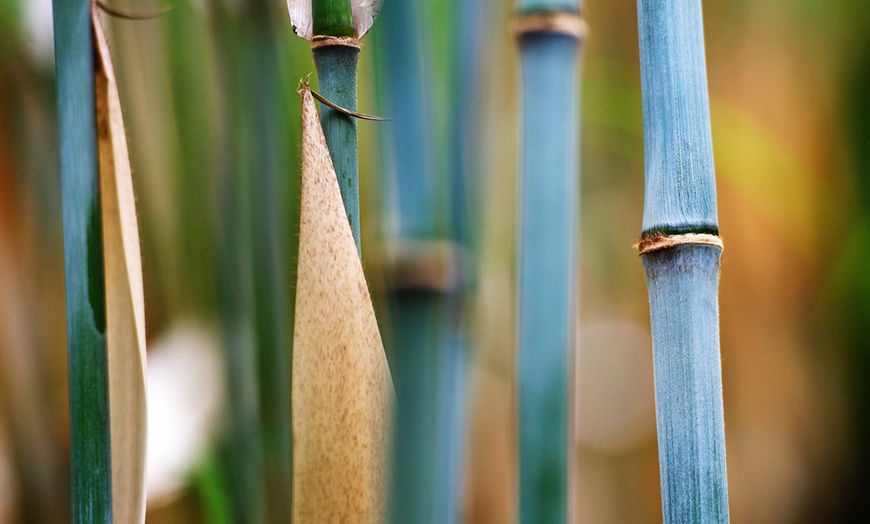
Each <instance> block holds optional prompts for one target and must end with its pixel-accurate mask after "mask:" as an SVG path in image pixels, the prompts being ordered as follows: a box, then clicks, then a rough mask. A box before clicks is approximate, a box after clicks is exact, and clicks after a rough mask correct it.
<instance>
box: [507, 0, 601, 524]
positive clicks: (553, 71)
mask: <svg viewBox="0 0 870 524" xmlns="http://www.w3.org/2000/svg"><path fill="white" fill-rule="evenodd" d="M514 29H515V31H516V36H517V41H518V43H519V47H520V57H521V58H520V62H521V67H522V126H523V133H522V174H521V180H520V190H519V191H520V207H519V214H520V223H519V238H520V255H519V283H518V293H519V336H518V343H519V347H518V357H517V388H518V391H517V408H518V418H517V423H518V424H519V428H518V433H519V438H518V445H519V486H520V487H519V497H520V500H519V512H520V522H523V523H531V522H565V521H566V520H567V519H568V517H569V507H568V504H569V484H570V483H569V465H570V457H571V454H570V453H569V443H570V439H569V435H570V428H571V425H570V419H571V417H570V412H571V405H572V402H571V391H572V389H573V388H572V387H571V384H570V377H571V370H572V369H573V364H572V362H573V348H574V339H575V331H574V318H575V315H576V309H577V307H576V302H577V270H576V261H577V255H576V246H577V237H578V226H579V215H578V200H579V178H578V169H579V165H578V163H579V153H578V148H579V145H580V140H579V117H578V109H577V107H578V104H577V101H578V98H579V96H578V94H579V93H578V90H579V86H578V66H577V55H578V48H579V44H580V41H581V39H582V37H583V34H584V29H585V25H584V23H583V20H582V18H581V17H580V5H579V2H578V1H577V0H520V2H519V6H518V12H517V18H516V20H515V27H514Z"/></svg>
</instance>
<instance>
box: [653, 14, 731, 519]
mask: <svg viewBox="0 0 870 524" xmlns="http://www.w3.org/2000/svg"><path fill="white" fill-rule="evenodd" d="M638 31H639V33H640V37H639V41H640V59H641V80H642V88H643V113H644V115H643V116H644V119H643V120H644V150H645V177H644V178H645V192H644V216H643V233H642V240H641V242H640V244H639V246H638V247H639V249H640V251H641V259H642V261H643V265H644V269H645V270H646V276H647V285H648V288H649V301H650V320H651V325H652V338H653V363H654V367H655V390H656V419H657V430H658V441H659V466H660V475H661V486H662V509H663V514H664V519H663V520H664V522H666V523H676V522H679V523H682V522H728V519H729V516H728V483H727V477H726V466H725V428H724V415H723V413H724V411H723V406H722V371H721V364H720V355H719V305H718V292H719V266H720V259H721V254H722V241H721V239H720V238H719V236H718V232H719V226H718V221H717V218H716V214H717V213H716V180H715V175H714V170H713V147H712V139H711V133H710V110H709V102H708V94H707V74H706V64H705V60H704V36H703V19H702V16H701V2H700V0H638Z"/></svg>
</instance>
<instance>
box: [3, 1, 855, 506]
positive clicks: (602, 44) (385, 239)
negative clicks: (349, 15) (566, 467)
mask: <svg viewBox="0 0 870 524" xmlns="http://www.w3.org/2000/svg"><path fill="white" fill-rule="evenodd" d="M50 4H51V2H50V1H46V0H28V1H24V0H2V2H0V522H49V523H50V522H66V521H68V520H69V508H70V499H69V494H70V476H69V470H70V467H69V464H70V456H69V429H68V428H69V415H68V389H67V368H66V362H67V359H66V320H65V318H66V315H65V302H64V293H63V289H64V282H63V276H62V275H63V250H62V242H61V234H62V233H61V231H62V228H61V216H60V183H59V180H60V178H59V175H58V167H57V166H58V148H57V138H56V137H57V119H56V106H55V83H54V63H53V47H52V43H51V33H52V31H51V5H50ZM391 4H395V5H391ZM112 5H113V6H116V7H117V8H119V9H124V10H128V11H134V12H152V11H154V10H157V9H159V8H161V7H163V5H164V4H162V3H160V2H158V1H157V0H153V1H152V0H136V1H134V0H127V1H121V0H117V1H116V2H112ZM172 5H173V9H172V10H171V11H170V12H169V13H167V14H165V15H163V16H161V17H159V18H156V19H153V20H145V21H128V20H120V19H115V18H111V17H105V16H104V24H105V26H106V27H107V31H108V32H109V36H110V42H109V43H110V47H111V49H112V53H113V60H114V63H115V71H116V75H117V78H118V84H119V88H120V94H121V102H122V107H123V109H124V117H125V121H126V124H127V137H128V142H129V147H130V154H131V163H132V167H133V176H134V185H135V190H136V194H137V199H138V201H137V206H138V212H139V223H140V232H141V239H142V255H143V266H144V280H145V296H146V316H147V322H146V325H147V326H148V342H149V352H150V354H149V395H150V408H149V410H150V418H151V422H150V430H149V432H150V433H149V439H150V441H151V444H152V447H151V448H150V449H151V451H150V454H151V457H150V459H149V460H150V462H149V468H150V469H151V476H150V477H149V487H148V489H149V513H148V519H149V522H158V523H159V522H217V523H222V522H242V521H251V520H252V519H256V518H258V516H261V515H264V514H280V512H281V511H282V510H281V508H280V506H281V505H282V504H286V503H287V501H286V500H285V499H284V498H283V497H282V496H281V493H286V492H287V489H286V488H285V486H286V482H287V471H288V470H287V468H288V467H289V466H288V464H289V461H290V460H291V457H289V456H288V455H287V453H288V452H289V448H288V447H287V446H283V445H282V444H281V443H282V442H286V438H287V437H286V435H287V432H288V431H289V430H288V424H289V421H288V420H287V418H286V413H287V412H288V410H287V409H286V402H287V398H286V395H285V393H286V390H287V388H288V387H289V386H288V384H286V383H283V382H282V380H284V378H282V377H285V375H283V374H281V373H275V371H276V369H280V367H281V366H282V365H286V363H285V364H282V358H283V356H282V355H281V354H280V353H274V354H270V353H269V352H268V351H265V352H264V351H260V352H254V350H253V348H255V347H257V345H258V344H260V345H262V346H263V347H266V348H269V347H279V346H281V345H282V344H283V345H285V346H286V345H287V343H288V342H289V340H288V339H289V338H290V336H291V333H292V331H290V329H289V326H292V323H291V321H290V318H291V317H290V315H291V314H292V308H293V304H294V299H293V298H294V297H293V287H292V285H291V283H292V280H293V270H294V262H293V257H292V256H291V254H292V253H295V250H296V247H295V242H296V236H295V231H296V230H297V227H298V225H297V220H298V184H299V177H298V173H299V169H300V168H299V145H298V144H299V143H300V137H299V103H298V95H297V94H296V88H297V85H298V82H299V79H300V78H302V77H304V76H306V75H307V74H308V73H311V72H313V71H314V65H313V63H312V60H311V53H310V49H309V46H308V44H307V43H306V42H304V41H302V40H301V39H299V38H297V37H295V36H294V35H293V33H292V30H291V28H290V24H289V18H288V16H287V11H286V6H285V5H284V2H280V1H276V2H266V1H255V0H235V1H229V0H225V1H221V0H199V1H189V0H175V1H174V2H173V3H172ZM514 7H515V6H514V4H513V2H501V1H496V0H478V1H476V2H472V1H470V0H465V1H460V0H455V1H445V2H410V1H402V0H386V5H385V7H384V12H383V13H382V15H381V18H380V19H379V20H378V22H377V23H376V24H375V25H374V26H373V29H372V31H371V33H370V35H369V36H368V37H367V38H366V40H364V41H363V51H364V52H363V53H362V54H361V55H360V79H359V94H360V98H359V106H360V109H361V110H362V111H365V112H369V113H374V114H383V115H386V116H390V115H392V114H395V113H396V112H398V111H403V110H405V109H403V108H407V107H413V106H414V105H415V104H416V106H417V107H418V109H419V111H418V112H416V113H415V115H416V117H417V118H419V121H413V120H412V121H410V123H408V120H399V119H397V121H396V123H395V127H391V126H392V125H393V124H375V123H366V122H360V123H359V124H358V127H359V144H360V173H361V176H360V195H361V198H360V200H361V209H362V219H361V237H362V241H361V244H362V246H363V248H362V254H363V267H364V268H365V270H366V272H367V278H368V281H369V283H370V286H371V287H372V290H373V294H374V298H375V307H376V311H377V313H378V319H379V321H380V322H381V331H382V333H384V334H385V342H386V346H387V351H388V353H389V352H390V351H391V340H402V337H403V336H407V333H405V334H403V333H402V331H401V330H402V327H401V326H403V325H407V323H409V322H410V323H413V322H421V325H420V327H419V328H418V329H428V330H436V331H437V330H445V332H448V333H452V335H449V336H448V338H449V339H450V340H451V344H454V345H455V346H456V348H455V351H456V355H458V357H457V359H456V361H455V362H454V363H453V364H452V365H453V366H455V368H451V369H455V370H456V373H455V374H450V373H444V374H443V375H444V376H442V375H438V376H433V377H432V380H433V381H437V380H446V379H445V378H444V377H448V378H449V377H451V376H453V377H457V376H458V377H464V378H465V380H466V381H467V389H466V390H465V394H464V395H460V398H458V399H456V404H457V406H459V409H460V411H459V412H461V413H463V414H464V416H462V417H461V420H463V421H464V422H462V424H461V426H460V427H462V428H463V429H464V431H462V432H461V433H462V434H461V435H459V436H456V435H452V436H451V435H440V434H439V435H435V436H434V437H433V435H432V434H427V435H425V436H427V437H430V438H433V440H434V443H433V444H432V446H435V449H436V450H437V453H442V454H443V453H449V452H450V450H449V449H446V450H445V449H444V446H447V447H448V448H449V446H448V444H446V443H450V442H453V444H452V445H453V446H456V447H457V448H459V449H461V450H462V451H461V455H460V457H461V460H459V461H458V462H457V463H455V464H451V465H450V466H449V467H452V468H455V470H456V471H457V472H458V473H459V478H461V482H460V484H459V485H458V486H456V489H457V490H458V491H459V493H461V496H460V497H459V498H458V500H457V501H456V504H457V508H458V509H457V511H458V512H459V513H460V514H461V515H463V516H464V518H465V520H466V521H468V522H509V521H511V519H512V518H514V517H515V512H516V497H515V493H516V492H517V489H518V481H517V478H516V475H515V474H514V471H515V468H514V459H515V457H514V454H513V453H514V452H513V449H514V446H515V430H514V415H513V409H514V404H513V402H514V401H513V397H512V391H513V380H514V372H513V370H514V354H513V348H514V347H515V343H516V340H515V333H516V329H515V325H514V322H515V319H514V312H515V311H516V302H515V296H516V288H515V284H514V273H515V271H516V269H517V268H516V263H515V255H514V253H515V248H516V245H515V243H516V229H515V225H514V224H515V223H516V220H515V219H516V216H515V215H516V196H517V195H516V187H517V184H516V179H515V176H516V173H517V172H518V167H517V166H518V163H517V158H516V152H517V149H518V148H517V144H518V110H517V104H516V101H517V100H518V92H517V90H516V89H517V88H516V86H517V81H516V80H517V78H518V75H519V70H518V64H517V53H518V50H517V46H516V44H515V42H514V41H513V39H512V37H511V34H510V32H509V30H508V28H509V25H510V23H509V22H510V17H511V15H512V13H513V11H514ZM584 16H585V17H586V19H587V22H588V25H589V27H590V32H589V35H588V38H586V39H585V41H584V42H583V46H582V57H583V58H582V61H583V75H582V95H580V94H578V96H579V97H580V100H579V106H580V113H581V114H582V117H583V120H582V127H581V133H580V134H581V137H582V142H581V144H582V145H581V158H582V166H581V171H582V182H581V186H582V192H581V193H582V201H581V202H582V204H581V206H580V210H581V211H580V213H581V220H580V224H581V225H580V242H581V245H580V253H582V256H581V259H580V273H579V282H580V283H582V286H581V288H580V289H581V294H580V307H579V319H580V322H579V330H578V333H577V342H578V351H579V353H578V362H577V378H576V382H577V406H576V414H575V417H574V418H575V435H576V438H575V440H574V441H573V442H571V443H570V445H571V446H572V451H573V453H574V460H575V463H574V464H572V467H574V468H576V471H577V478H578V483H577V484H576V486H574V491H573V492H572V494H571V495H572V496H573V497H575V498H576V508H577V515H578V519H579V520H580V521H581V522H602V523H606V522H658V521H659V520H660V518H661V499H660V492H659V489H660V488H659V478H658V463H657V448H656V437H655V412H654V405H653V385H652V380H653V373H652V355H651V341H650V333H649V317H648V304H647V293H646V285H645V282H644V275H643V269H642V266H641V264H640V262H639V260H638V258H637V255H636V253H635V252H634V251H633V250H632V249H631V245H632V242H634V241H636V240H637V237H638V231H639V225H640V224H641V215H642V209H643V137H642V122H641V95H640V69H639V63H638V62H639V61H638V42H637V7H636V4H635V2H633V1H631V0H617V1H610V2H600V3H595V2H586V3H585V5H584ZM704 18H705V41H706V56H707V73H708V84H709V90H710V104H711V118H712V132H713V146H714V155H715V161H716V172H717V182H718V187H717V192H718V199H719V202H718V207H719V219H720V222H719V226H720V230H721V231H722V235H723V237H724V239H725V244H726V250H725V252H724V256H723V265H722V279H721V282H722V284H721V290H720V312H721V327H722V332H721V348H722V367H723V387H724V404H725V432H726V443H727V452H728V484H729V488H730V489H729V492H730V497H729V498H730V508H731V516H732V518H733V519H734V521H735V522H746V521H752V522H816V521H836V520H846V521H856V520H862V519H866V518H868V516H870V504H868V502H867V501H866V497H863V496H862V495H863V493H864V490H866V482H867V478H868V477H870V453H868V451H867V446H866V442H867V439H868V437H870V410H868V408H867V407H866V406H868V405H870V403H868V402H867V399H868V397H870V387H868V386H867V384H870V337H868V335H867V333H868V330H867V328H866V326H867V324H868V320H870V280H868V278H867V277H866V275H867V274H870V273H868V271H867V269H866V267H867V260H868V254H870V222H868V221H870V183H868V180H870V61H868V59H867V57H868V53H870V37H868V36H867V35H868V34H870V33H868V28H870V8H868V7H865V6H864V4H863V3H861V2H857V1H853V0H837V1H834V2H828V3H825V4H823V5H817V3H814V2H808V1H805V0H774V1H768V2H748V1H744V0H740V1H730V2H725V1H720V0H715V1H714V0H708V1H706V2H705V3H704ZM402 39H404V40H402ZM403 42H404V45H403ZM459 46H462V47H461V48H460V47H459ZM394 75H405V76H404V78H414V79H415V80H414V82H415V85H416V86H417V87H416V88H415V89H416V90H417V91H416V92H417V95H416V96H417V98H416V99H414V100H411V101H407V100H398V98H397V97H396V96H395V91H396V88H395V86H396V85H397V82H399V81H398V80H396V79H395V78H394ZM312 81H313V82H314V81H316V79H315V77H312ZM391 93H393V94H392V95H391ZM400 102H401V103H400ZM402 104H404V105H402ZM400 121H401V122H403V124H402V125H407V126H410V127H409V129H410V131H408V130H403V129H400V128H399V125H400V124H399V122H400ZM408 133H412V134H413V135H417V134H422V135H424V136H425V138H426V140H425V141H423V142H422V143H423V144H424V146H423V147H424V149H423V150H420V151H416V150H415V151H409V149H408V148H409V147H411V146H409V145H407V144H405V145H403V144H402V143H401V140H402V139H403V138H404V137H407V136H408ZM413 135H412V136H413ZM397 151H400V152H401V153H397ZM408 162H411V163H412V165H413V164H414V163H416V165H417V166H418V168H419V169H420V170H421V172H424V173H426V176H425V184H427V185H425V186H424V187H425V189H422V190H421V189H420V187H421V186H418V187H417V189H416V190H415V189H413V188H412V189H411V190H410V191H411V192H412V193H413V192H414V191H417V194H416V196H415V195H414V194H411V195H410V196H408V197H407V198H408V199H410V201H412V202H414V201H415V200H414V198H417V199H418V200H416V202H417V204H416V205H417V206H418V207H419V208H420V209H425V210H428V213H418V214H416V215H415V214H414V213H412V212H408V211H407V210H402V209H399V208H397V207H396V205H395V202H396V200H397V197H396V191H397V189H396V186H395V185H394V183H393V181H392V180H391V179H389V178H387V177H386V176H382V177H378V176H376V175H375V174H376V173H394V174H397V176H401V172H402V170H406V169H408V168H407V167H405V166H406V165H407V163H408ZM457 174H461V175H462V178H459V179H457V178H455V177H456V176H457ZM457 180H459V182H457ZM457 183H458V184H464V185H465V188H466V189H467V191H465V192H464V194H465V195H466V197H467V204H464V205H458V206H455V208H454V207H451V206H454V205H455V198H453V196H451V195H454V194H457V191H456V184H457ZM399 187H401V184H399ZM402 190H406V191H407V188H405V189H402ZM458 193H459V194H462V193H463V192H462V191H459V192H458ZM406 196H407V195H406ZM405 201H407V199H406V200H405ZM451 203H452V204H451ZM448 209H452V210H453V211H452V212H447V210H448ZM462 213H466V214H467V215H464V216H462V215H461V214H462ZM413 216H423V217H425V219H426V220H427V221H428V222H426V223H413V222H412V221H411V219H410V218H408V217H413ZM457 216H460V218H459V219H457ZM433 236H437V237H438V238H448V239H451V240H453V241H454V242H457V243H461V244H464V245H465V246H466V251H467V258H466V260H468V266H469V267H468V268H467V270H466V272H465V278H464V279H463V283H462V286H461V287H462V290H463V291H464V292H465V293H466V295H465V298H464V299H463V300H456V299H455V297H454V296H453V295H450V294H449V293H442V294H434V295H431V294H430V295H426V296H411V295H409V294H408V293H404V294H403V292H402V290H397V289H395V288H393V287H390V286H388V284H389V283H390V282H392V281H393V275H390V274H389V269H390V268H389V265H388V264H387V263H386V262H385V260H386V259H387V258H388V257H387V255H386V252H387V246H388V245H389V244H390V242H391V240H395V238H397V237H398V238H401V239H404V240H409V239H410V240H419V239H420V238H423V239H429V238H431V237H433ZM451 291H455V289H453V290H451ZM396 303H402V304H405V305H406V306H407V307H403V308H402V309H401V311H402V313H401V314H396V313H394V311H395V310H396V309H395V308H394V306H395V304H396ZM391 308H393V309H391ZM414 308H417V309H414ZM427 308H429V309H432V310H435V311H438V312H439V314H438V316H437V317H433V316H427V317H424V318H437V319H438V320H437V322H438V324H437V325H425V322H423V321H422V320H420V319H419V318H416V319H415V317H414V314H413V312H414V311H426V310H427ZM409 312H410V313H409ZM401 315H406V316H407V318H406V319H404V320H403V321H402V322H401V323H400V322H398V321H397V319H400V318H402V316H401ZM457 316H458V318H459V319H458V320H457V318H455V317H457ZM388 333H389V334H390V336H387V335H386V334H388ZM451 337H452V338H451ZM282 341H283V342H282ZM423 342H424V343H423V344H422V346H421V347H423V348H424V349H425V347H424V346H425V341H423ZM254 355H259V357H258V358H259V359H260V360H257V358H255V357H254ZM425 364H426V363H425V362H423V363H420V362H417V363H413V362H412V363H408V365H425ZM402 387H403V385H402V384H397V390H401V389H402ZM404 387H408V386H407V385H406V386H404ZM426 387H427V386H425V385H420V386H419V391H420V392H421V393H420V394H421V395H423V396H422V397H421V399H422V400H421V402H422V403H423V404H421V405H422V406H423V407H424V408H425V409H429V411H428V412H425V411H424V412H423V413H427V414H428V416H429V417H437V416H439V415H438V414H437V413H436V412H435V408H433V407H432V406H431V405H430V406H429V407H426V406H425V405H424V404H425V402H426V399H427V398H428V397H426V395H427V394H428V393H427V391H430V390H427V389H426ZM433 387H434V386H433ZM430 400H431V399H430ZM451 438H453V439H454V440H451ZM438 446H441V447H438ZM400 449H404V448H400ZM412 451H413V450H412ZM397 453H401V451H397ZM440 456H442V455H438V457H440ZM421 460H422V459H421ZM429 460H434V461H435V462H437V463H438V464H440V465H443V466H444V467H447V465H446V464H444V463H443V461H441V460H440V459H432V458H430V459H429ZM441 482H442V481H441V480H438V481H433V483H434V484H437V485H439V486H440V485H442V484H441ZM420 503H421V504H426V501H422V502H420ZM448 511H449V509H448Z"/></svg>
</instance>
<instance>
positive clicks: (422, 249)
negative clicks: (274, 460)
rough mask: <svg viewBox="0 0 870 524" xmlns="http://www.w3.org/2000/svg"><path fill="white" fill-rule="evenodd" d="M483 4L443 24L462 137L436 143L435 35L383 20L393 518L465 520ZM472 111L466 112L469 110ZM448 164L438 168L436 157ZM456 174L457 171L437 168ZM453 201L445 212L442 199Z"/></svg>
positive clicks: (411, 5) (408, 13) (394, 5)
mask: <svg viewBox="0 0 870 524" xmlns="http://www.w3.org/2000/svg"><path fill="white" fill-rule="evenodd" d="M482 4H483V2H479V1H469V2H462V3H460V4H458V5H456V6H455V9H454V10H455V12H454V16H452V17H450V18H449V19H446V20H444V21H443V23H447V24H449V28H448V29H447V30H446V31H445V32H444V33H443V34H444V35H447V36H448V38H452V39H453V40H451V42H452V43H453V48H454V50H455V53H454V54H453V55H452V56H450V57H449V59H448V61H449V62H450V65H452V66H455V67H457V68H459V70H458V71H457V72H456V74H457V78H458V79H459V81H460V82H462V87H461V88H458V89H453V88H451V89H450V92H449V96H450V97H451V100H450V107H451V108H452V109H451V111H449V112H448V113H447V114H446V121H447V122H449V126H450V127H449V129H450V130H451V131H452V132H454V133H456V135H457V136H452V137H451V138H450V139H448V140H447V141H446V143H444V144H441V146H442V147H440V148H439V141H438V140H437V138H436V137H437V135H438V132H437V125H436V122H437V118H436V117H437V109H438V108H437V107H436V105H435V104H433V103H432V101H431V95H432V92H433V91H435V89H436V88H435V87H434V86H433V83H435V82H436V78H437V76H436V75H437V72H436V69H437V68H436V67H434V66H433V65H432V64H431V60H432V59H433V58H434V56H433V52H432V51H433V48H434V46H433V44H434V43H435V42H433V38H434V36H433V35H432V33H430V32H427V31H425V30H424V25H423V23H422V20H423V17H422V16H421V15H422V13H421V11H423V8H421V6H420V5H419V4H417V3H415V2H411V1H407V0H396V1H391V2H389V3H387V4H386V6H385V7H384V12H383V14H382V15H381V18H382V19H383V21H382V22H381V24H382V28H383V30H382V31H381V33H380V34H379V35H378V45H377V48H376V50H377V52H378V55H379V56H380V57H381V58H382V59H381V60H380V61H379V62H378V64H377V68H378V70H379V71H382V72H383V73H382V76H383V77H384V80H385V82H384V83H385V86H384V89H383V92H384V93H385V94H384V101H385V104H384V105H385V107H386V112H387V113H388V114H390V115H391V116H392V122H391V124H390V127H391V132H390V133H389V136H390V138H391V139H392V140H391V142H392V144H391V147H389V148H387V149H388V150H389V156H390V158H391V160H390V161H388V162H386V164H387V165H389V166H395V169H394V173H393V174H392V176H391V177H390V180H389V183H388V185H389V186H390V190H389V192H390V194H391V195H393V196H394V197H395V198H394V199H392V200H393V206H391V207H392V209H388V210H387V211H386V213H385V215H386V216H388V217H390V218H393V219H394V220H393V221H392V222H393V223H391V224H390V227H389V235H390V239H389V241H388V242H389V248H388V251H389V253H388V255H389V257H388V258H389V260H388V263H389V264H390V266H391V267H390V271H391V274H392V275H391V277H392V278H391V282H390V283H389V285H390V302H391V321H390V326H391V327H392V333H391V342H392V347H393V351H392V353H391V356H392V364H393V375H394V377H395V380H396V389H397V395H398V405H397V409H396V419H395V421H394V437H393V471H392V474H393V476H392V485H391V490H392V498H391V515H390V520H391V521H393V522H456V521H458V520H459V518H460V514H459V513H460V507H459V506H460V502H459V500H460V496H461V494H460V484H461V474H462V467H461V456H462V450H463V448H464V441H465V439H464V436H463V431H462V428H463V427H464V417H465V401H466V396H465V394H464V391H465V389H466V384H465V377H466V359H467V347H466V342H465V338H464V333H463V328H464V325H463V324H464V322H463V321H464V313H465V310H464V307H463V305H464V298H465V296H464V295H465V292H466V288H465V284H466V282H467V280H468V278H467V275H466V272H467V271H468V270H469V269H470V268H469V265H468V264H466V260H465V257H464V253H465V249H464V246H465V243H466V241H467V240H468V238H467V234H466V233H467V223H466V220H467V215H468V212H467V210H466V205H467V195H466V191H467V184H468V178H469V177H468V170H467V169H466V167H467V164H468V162H467V161H468V160H469V157H470V156H471V151H470V150H469V149H468V148H469V147H473V146H471V144H464V143H461V142H460V137H459V134H460V133H464V134H463V135H462V138H464V139H468V140H469V141H471V137H470V136H469V133H467V131H468V129H470V127H471V126H472V125H473V124H472V122H473V121H474V118H473V111H472V110H471V108H472V107H473V98H474V96H473V93H474V92H475V89H474V86H475V83H474V81H473V76H474V73H475V71H476V68H477V67H478V66H479V62H478V59H479V54H478V53H477V52H476V51H477V49H476V48H475V47H474V46H473V43H472V40H473V35H472V34H470V33H472V32H474V31H476V30H477V29H479V22H480V20H481V18H480V17H475V16H474V15H475V14H478V13H479V12H480V11H481V9H480V6H481V5H482ZM463 108H465V109H469V111H468V112H463V111H462V109H463ZM439 158H440V160H441V161H440V162H439ZM439 167H440V168H441V169H448V168H449V173H450V174H449V175H448V176H445V177H438V176H437V172H438V169H439ZM445 197H446V199H447V202H448V205H447V206H439V203H441V202H444V201H445Z"/></svg>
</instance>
